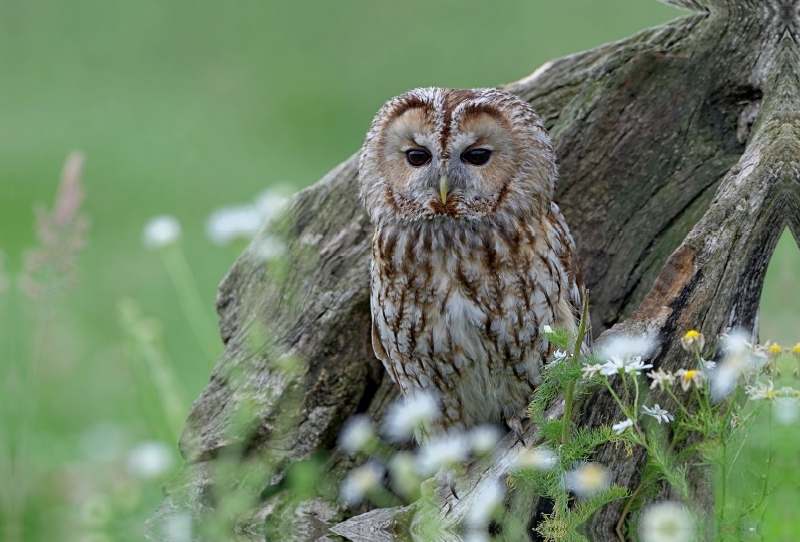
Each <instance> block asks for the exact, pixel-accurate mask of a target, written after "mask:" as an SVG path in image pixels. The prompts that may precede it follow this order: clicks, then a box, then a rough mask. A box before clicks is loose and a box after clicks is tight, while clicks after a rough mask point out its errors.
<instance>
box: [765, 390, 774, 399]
mask: <svg viewBox="0 0 800 542" xmlns="http://www.w3.org/2000/svg"><path fill="white" fill-rule="evenodd" d="M764 397H766V398H767V399H775V390H766V391H765V392H764Z"/></svg>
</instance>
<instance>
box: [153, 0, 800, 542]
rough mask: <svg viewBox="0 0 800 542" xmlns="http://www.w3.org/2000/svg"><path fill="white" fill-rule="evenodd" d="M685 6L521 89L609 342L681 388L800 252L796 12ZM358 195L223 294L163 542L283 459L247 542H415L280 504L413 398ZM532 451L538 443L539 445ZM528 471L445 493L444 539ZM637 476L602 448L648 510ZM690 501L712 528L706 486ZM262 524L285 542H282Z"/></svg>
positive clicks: (309, 211)
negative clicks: (224, 463)
mask: <svg viewBox="0 0 800 542" xmlns="http://www.w3.org/2000/svg"><path fill="white" fill-rule="evenodd" d="M669 3H672V4H675V5H679V6H682V7H685V8H689V9H692V10H695V13H693V14H691V15H687V16H685V17H682V18H679V19H677V20H675V21H673V22H671V23H668V24H665V25H662V26H659V27H656V28H653V29H650V30H646V31H644V32H641V33H639V34H637V35H635V36H633V37H631V38H628V39H626V40H622V41H619V42H616V43H611V44H608V45H604V46H601V47H598V48H597V49H593V50H591V51H587V52H583V53H579V54H575V55H571V56H568V57H565V58H562V59H559V60H555V61H552V62H548V63H547V64H545V65H544V66H542V67H541V68H539V69H538V70H537V71H536V72H535V73H534V74H533V75H531V76H530V77H527V78H526V79H523V80H521V81H519V82H516V83H512V84H510V85H506V86H505V88H506V89H508V90H510V91H512V92H515V93H517V94H518V95H520V96H521V97H522V98H523V99H525V100H528V101H529V102H530V103H531V104H532V105H533V107H534V108H535V109H536V110H537V111H539V113H540V114H541V115H542V117H543V118H544V119H546V124H547V127H548V128H549V129H550V132H551V135H552V137H553V140H554V142H555V145H556V150H557V153H558V158H559V163H560V181H559V186H558V193H557V201H558V202H559V204H560V206H561V208H562V210H563V212H564V215H565V217H566V219H567V221H568V223H569V225H570V228H571V230H572V233H573V235H574V237H575V239H576V242H577V245H578V251H579V255H580V259H581V264H582V267H583V274H584V277H585V278H586V282H587V285H588V288H589V290H590V291H591V300H592V303H591V313H592V321H593V325H594V333H595V336H597V335H598V334H599V333H600V332H602V331H604V330H607V331H605V333H603V335H602V336H601V337H600V339H599V341H600V342H602V341H604V340H607V339H608V338H609V337H610V336H613V335H614V334H618V333H631V332H643V331H646V332H648V333H649V334H650V335H652V336H655V337H657V338H658V342H659V347H658V349H657V351H656V352H655V353H654V355H653V358H652V360H651V362H652V363H653V364H654V365H655V366H656V367H664V368H665V369H671V370H674V369H677V368H679V366H680V363H681V360H682V359H683V358H682V355H681V352H680V344H679V337H680V334H681V332H682V331H684V330H686V329H689V328H696V329H699V330H701V331H702V332H703V333H704V334H706V336H709V337H715V336H717V335H718V334H719V333H720V332H722V331H723V330H724V329H725V328H728V327H741V328H744V329H747V330H752V332H753V333H756V332H757V307H758V301H759V296H760V292H761V287H762V284H763V280H764V274H765V272H766V267H767V263H768V261H769V258H770V255H771V253H772V251H773V249H774V246H775V244H776V242H777V239H778V236H779V235H780V233H781V231H782V230H783V228H784V227H785V226H787V225H788V226H789V227H790V228H791V231H792V232H793V234H794V235H795V238H796V239H797V238H798V235H800V184H798V183H799V179H798V158H797V157H799V156H800V120H799V119H798V111H800V81H798V75H797V74H798V73H799V72H800V62H799V61H798V50H797V40H798V20H800V8H798V6H800V2H798V1H797V0H671V1H670V2H669ZM355 174H356V158H355V157H351V158H350V159H348V160H347V161H345V162H344V163H342V164H341V165H340V166H339V167H337V168H336V169H334V170H333V171H332V172H331V173H330V174H328V175H327V176H326V177H325V178H324V179H322V180H321V181H320V182H318V183H317V184H316V185H314V186H312V187H311V188H308V189H306V190H304V191H302V192H301V193H299V194H298V195H297V196H296V197H294V198H293V200H292V201H291V204H290V208H289V209H288V211H287V214H286V218H285V220H284V221H282V222H280V223H277V224H272V225H270V226H268V228H267V229H266V230H265V231H262V232H261V233H260V234H259V236H258V237H257V238H256V239H255V240H254V241H253V243H252V244H251V245H250V247H249V248H248V249H247V250H246V251H245V253H244V254H243V255H242V256H241V257H240V258H239V260H238V261H237V262H236V264H235V265H234V266H233V268H232V269H231V271H230V272H229V274H228V276H227V277H226V278H225V280H224V281H223V283H222V285H221V287H220V292H219V296H218V300H217V308H218V312H219V317H220V328H221V331H222V338H223V340H224V341H225V344H226V350H225V353H224V354H223V356H222V358H221V359H220V361H219V363H218V365H217V367H216V369H215V370H214V372H213V374H212V376H211V382H210V383H209V385H208V387H207V388H206V390H205V391H204V392H203V394H202V395H201V396H200V398H198V400H197V401H196V402H195V404H194V405H193V407H192V411H191V414H190V416H189V420H188V422H187V425H186V429H185V430H184V434H183V436H182V438H181V442H180V446H181V450H182V452H183V454H184V457H185V458H186V461H187V465H186V466H185V467H184V469H183V471H182V473H181V475H180V476H179V477H177V478H176V479H175V480H173V481H172V482H171V483H170V484H168V486H167V487H166V490H165V491H166V498H165V500H164V502H163V504H162V505H161V507H160V508H159V510H158V511H157V513H156V514H155V515H154V517H153V518H151V520H150V521H149V522H148V528H149V531H150V532H149V536H150V539H151V540H161V539H163V537H161V535H160V534H159V533H160V531H159V525H160V524H161V522H163V521H164V520H165V518H168V517H169V516H170V515H171V514H174V513H175V512H176V511H179V510H186V511H188V512H189V513H191V514H192V516H193V517H195V518H196V519H197V520H199V521H201V520H202V519H203V518H204V517H205V516H207V515H208V514H209V513H210V511H212V510H214V509H215V507H216V501H215V490H214V477H215V465H216V464H217V462H218V458H219V457H220V456H221V455H223V454H228V455H230V453H236V454H239V455H238V456H237V457H240V458H241V461H243V462H246V461H247V460H248V458H257V457H260V454H264V453H267V454H268V456H269V458H270V461H271V465H272V466H273V467H274V468H273V470H272V475H271V477H270V478H269V479H265V480H263V482H262V483H261V484H260V485H259V487H258V488H257V491H255V492H254V496H257V494H259V493H260V494H262V495H265V496H264V497H263V499H262V500H261V501H260V503H259V505H258V507H256V508H255V509H253V510H252V511H251V512H250V513H248V514H246V515H245V516H243V517H241V518H239V520H238V523H237V526H236V536H237V538H238V539H241V540H274V539H286V538H285V536H286V534H287V533H289V534H290V536H291V537H294V539H296V540H304V541H306V540H307V541H311V540H334V539H339V538H338V536H345V537H348V538H349V539H351V540H357V541H358V540H395V539H400V538H401V537H402V536H405V537H407V538H408V537H410V538H413V510H414V505H413V504H412V505H409V506H407V507H402V508H396V509H383V510H373V511H367V509H358V510H352V509H347V508H345V507H343V505H342V504H341V503H339V502H337V501H336V500H335V498H334V497H332V496H331V495H332V494H335V488H334V491H333V493H329V494H326V493H325V492H321V493H320V494H319V495H318V496H316V497H313V498H309V499H308V500H306V501H303V502H301V503H299V504H298V503H297V502H294V501H290V500H288V499H287V497H286V495H285V492H283V491H281V489H280V488H281V480H282V478H283V476H284V474H285V472H286V469H287V468H288V467H289V466H290V465H291V464H292V463H294V462H297V461H301V460H306V459H308V458H309V457H311V456H312V455H313V454H315V453H316V452H318V451H320V450H327V451H331V455H330V456H329V457H328V459H327V460H326V462H325V463H324V466H323V469H324V470H325V472H326V476H327V477H326V480H327V483H328V484H332V485H335V483H336V482H337V481H339V480H341V479H342V477H343V476H344V474H345V473H346V472H347V470H348V469H349V468H350V467H352V466H353V465H354V461H355V460H354V459H352V458H348V457H346V456H344V455H343V454H340V453H338V452H336V451H335V441H336V437H337V434H338V433H339V431H340V429H341V427H342V424H343V423H344V421H345V420H346V419H347V418H348V417H349V416H351V415H353V414H355V413H358V412H366V413H369V414H370V415H371V416H373V418H375V419H379V418H380V416H381V413H382V411H383V409H384V407H385V406H386V405H387V404H388V403H389V402H390V401H391V400H393V399H394V397H396V395H397V391H396V389H395V387H394V386H393V384H392V383H391V381H390V379H389V377H388V376H387V375H386V373H385V372H384V371H383V368H382V366H381V364H380V362H379V361H378V360H377V359H376V358H375V356H374V354H373V352H372V348H371V343H370V337H371V333H370V314H369V297H368V288H369V284H368V265H369V259H370V251H369V246H370V239H371V233H372V232H371V229H370V226H369V222H368V219H367V216H366V214H365V213H364V211H363V210H362V208H361V205H360V204H359V202H358V199H357V188H356V182H355ZM276 236H278V237H280V238H281V239H282V240H283V242H284V243H285V244H286V247H287V252H286V257H285V259H284V262H283V263H282V264H281V265H276V264H274V263H272V262H271V261H265V260H264V258H263V251H262V250H261V247H263V243H264V242H265V240H267V241H269V240H270V239H271V238H273V237H276ZM612 326H613V329H611V328H612ZM287 355H291V356H294V357H296V358H297V359H300V360H302V362H303V363H302V364H301V365H300V368H301V372H300V378H299V379H297V378H292V377H291V376H290V374H289V373H291V371H289V372H287V369H286V359H287ZM656 399H657V397H656ZM559 408H560V405H557V404H556V405H553V406H552V407H551V414H552V415H558V414H559V412H560V411H559ZM287 412H288V414H287ZM578 412H579V423H581V424H583V425H586V426H597V425H598V424H608V423H612V422H614V421H618V419H617V418H618V416H619V413H618V412H617V410H616V407H615V405H614V403H613V401H612V400H611V398H610V397H609V396H608V395H607V394H604V393H602V392H600V391H598V393H596V394H594V395H592V396H590V397H589V398H588V399H587V400H584V401H583V403H582V404H581V405H578ZM287 415H288V416H290V418H287ZM243 417H244V418H246V420H247V422H248V423H246V424H244V426H243V425H242V423H241V419H242V418H243ZM287 419H290V423H288V425H287V423H286V420H287ZM536 431H537V428H536V427H530V428H529V429H528V434H527V436H526V440H527V441H528V442H529V443H530V442H534V441H535V440H536V438H537V437H536ZM519 451H520V445H519V444H517V443H515V441H514V439H513V438H511V437H508V438H506V439H505V440H504V441H503V442H501V444H500V445H499V447H498V449H497V450H496V451H495V454H494V456H493V458H494V460H493V462H492V464H493V466H492V467H491V468H490V469H488V470H486V469H485V468H480V467H479V466H478V465H473V467H472V469H471V470H470V472H469V473H468V474H467V476H466V477H465V478H464V479H463V480H459V481H458V494H459V496H460V497H461V499H459V500H455V499H453V497H452V494H451V493H449V492H447V491H443V490H442V491H438V492H437V498H438V499H440V501H441V504H442V516H441V519H442V521H443V522H444V523H445V524H447V525H452V526H454V530H453V537H452V538H445V539H452V540H458V539H459V538H458V534H457V533H458V530H457V526H458V525H459V524H460V520H461V518H463V515H464V513H465V511H466V510H468V508H469V505H470V502H471V498H472V497H471V495H475V494H477V492H478V491H480V489H481V487H482V486H483V485H484V484H487V483H491V482H492V481H493V480H496V479H497V477H499V476H502V475H503V473H504V472H505V468H506V466H507V465H509V464H510V461H511V460H512V459H513V457H514V455H515V454H517V453H519ZM624 455H625V454H620V453H619V452H618V450H615V449H614V448H613V447H612V446H605V447H603V448H601V449H600V450H599V451H598V453H597V455H596V460H597V461H600V462H602V463H604V464H606V465H608V466H609V467H610V468H611V469H612V471H613V473H614V480H615V482H616V483H618V484H621V485H625V486H627V487H630V488H633V487H635V486H636V485H637V484H638V480H639V478H638V476H639V475H638V470H637V467H639V466H640V464H641V462H642V460H643V456H642V453H641V451H636V452H635V453H634V454H633V455H632V456H630V457H621V456H624ZM693 482H694V488H693V489H694V491H695V493H696V497H697V499H698V501H699V502H700V503H702V505H703V506H705V507H706V508H710V507H711V506H712V504H713V500H712V499H713V492H712V489H711V487H710V485H709V484H708V483H707V481H706V480H705V479H704V477H703V473H702V472H699V473H698V476H693ZM664 493H665V494H668V493H669V489H668V488H664ZM266 495H269V496H268V497H267V496H266ZM621 506H622V505H621V504H619V503H615V504H612V505H609V506H608V507H607V508H606V509H604V510H602V511H601V513H598V514H597V515H596V516H595V518H594V520H593V522H592V525H591V526H590V527H589V531H590V533H591V535H592V536H593V537H594V539H595V540H614V539H616V534H615V527H616V524H617V522H618V520H619V518H620V513H621ZM532 509H533V506H532V505H531V506H530V507H527V508H525V509H523V510H518V511H515V512H516V513H518V514H531V513H532ZM364 512H366V513H364ZM359 513H362V514H361V515H358V514H359ZM267 516H270V517H271V518H272V519H273V520H274V519H275V518H280V521H278V522H277V523H279V524H281V525H282V526H281V527H275V526H274V525H275V524H276V522H275V521H270V522H269V524H270V527H266V526H265V521H264V518H265V517H267ZM347 518H351V519H349V520H347V521H346V522H345V523H343V524H340V523H341V522H342V521H344V520H346V519H347ZM337 524H339V525H338V526H337ZM331 527H333V530H330V528H331ZM270 529H280V532H281V533H282V534H281V535H278V534H277V531H274V530H273V531H271V530H270ZM337 535H338V536H337Z"/></svg>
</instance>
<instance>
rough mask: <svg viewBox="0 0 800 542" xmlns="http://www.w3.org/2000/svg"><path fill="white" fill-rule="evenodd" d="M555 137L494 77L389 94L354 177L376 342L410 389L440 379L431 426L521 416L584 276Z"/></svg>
mask: <svg viewBox="0 0 800 542" xmlns="http://www.w3.org/2000/svg"><path fill="white" fill-rule="evenodd" d="M556 178H557V170H556V160H555V155H554V152H553V146H552V144H551V142H550V138H549V136H548V135H547V132H546V130H545V129H544V127H543V126H542V122H541V119H540V118H539V116H538V115H537V114H536V112H535V111H534V110H533V109H532V108H531V107H530V105H529V104H527V103H526V102H524V101H522V100H520V99H519V98H517V97H516V96H514V95H512V94H510V93H508V92H504V91H502V90H497V89H474V90H454V89H442V88H422V89H416V90H412V91H409V92H407V93H405V94H403V95H401V96H398V97H396V98H394V99H392V100H390V101H389V102H387V103H386V104H385V105H384V106H383V108H382V109H381V110H380V111H379V112H378V114H377V116H376V117H375V120H374V121H373V122H372V126H371V128H370V130H369V133H368V134H367V138H366V142H365V144H364V147H363V149H362V151H361V156H360V161H359V174H358V179H359V186H360V192H361V198H362V201H363V203H364V205H365V207H366V210H367V212H368V213H369V216H370V219H371V221H372V224H373V225H374V227H375V234H374V238H373V243H372V268H371V269H372V270H371V275H372V276H371V306H372V321H373V332H372V333H373V336H372V344H373V348H374V350H375V354H376V355H377V357H378V358H379V359H380V360H381V361H382V362H383V364H384V365H385V367H386V369H387V370H388V371H389V374H390V375H391V377H392V378H393V379H394V381H395V382H396V383H397V384H398V385H399V386H400V388H401V389H402V392H403V394H404V395H406V396H408V395H412V394H414V393H415V392H419V391H430V392H434V393H435V394H436V395H438V396H439V398H440V400H441V418H440V420H439V422H438V423H437V425H436V426H434V427H433V428H432V429H433V431H434V432H441V431H450V430H456V429H464V428H468V427H472V426H474V425H477V424H481V423H499V422H506V423H509V421H510V420H512V418H514V419H515V421H517V422H518V420H519V416H521V415H522V414H523V413H524V411H525V409H526V407H527V405H528V403H529V401H530V398H531V395H532V392H533V390H534V389H535V388H536V386H537V385H538V384H539V383H541V372H542V366H543V363H544V362H545V361H546V359H547V356H548V354H549V352H550V350H551V348H550V346H549V344H548V342H547V340H546V339H545V338H544V336H543V335H542V333H541V327H542V326H543V325H550V326H554V327H555V326H558V327H563V328H567V329H570V330H574V329H576V328H577V324H578V322H579V319H580V308H581V306H582V299H583V295H584V293H583V283H582V278H581V273H580V268H579V265H578V260H577V257H576V255H575V247H574V242H573V240H572V237H571V235H570V233H569V230H568V229H567V225H566V223H565V222H564V218H563V217H562V216H561V213H560V211H559V209H558V207H557V206H556V204H555V203H553V201H552V198H553V189H554V185H555V182H556Z"/></svg>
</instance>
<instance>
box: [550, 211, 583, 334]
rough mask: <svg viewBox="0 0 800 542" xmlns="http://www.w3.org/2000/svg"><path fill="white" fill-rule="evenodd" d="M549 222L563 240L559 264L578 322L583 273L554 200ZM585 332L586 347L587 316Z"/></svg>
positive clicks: (581, 298) (580, 309)
mask: <svg viewBox="0 0 800 542" xmlns="http://www.w3.org/2000/svg"><path fill="white" fill-rule="evenodd" d="M550 214H551V215H552V216H551V223H552V224H553V226H554V227H555V228H556V230H557V231H558V233H559V237H560V238H561V239H563V240H564V251H563V252H562V253H561V254H560V255H559V258H560V259H561V265H563V266H564V269H566V270H567V273H568V275H569V301H570V303H571V304H572V311H573V313H574V314H575V320H576V321H577V322H580V320H581V313H582V312H583V303H584V297H585V295H586V290H585V288H584V285H583V275H582V274H581V265H580V262H579V261H578V253H577V250H576V249H575V240H574V239H573V238H572V234H571V233H570V232H569V228H568V227H567V222H566V221H565V220H564V216H563V215H562V214H561V210H560V209H559V208H558V205H556V204H555V202H553V203H551V204H550ZM587 320H588V321H587V322H586V334H585V336H584V339H583V344H585V345H586V346H587V347H590V346H591V345H592V321H591V319H588V318H587Z"/></svg>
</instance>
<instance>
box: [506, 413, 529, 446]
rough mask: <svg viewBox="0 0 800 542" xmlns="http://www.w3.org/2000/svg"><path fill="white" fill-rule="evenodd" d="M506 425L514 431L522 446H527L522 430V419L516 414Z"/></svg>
mask: <svg viewBox="0 0 800 542" xmlns="http://www.w3.org/2000/svg"><path fill="white" fill-rule="evenodd" d="M506 425H508V428H509V429H511V430H512V431H514V434H515V435H516V436H517V440H518V441H519V442H520V444H522V445H523V446H525V438H524V437H523V430H522V418H520V417H519V416H518V415H516V414H514V415H513V416H510V417H509V418H508V419H507V420H506Z"/></svg>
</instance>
